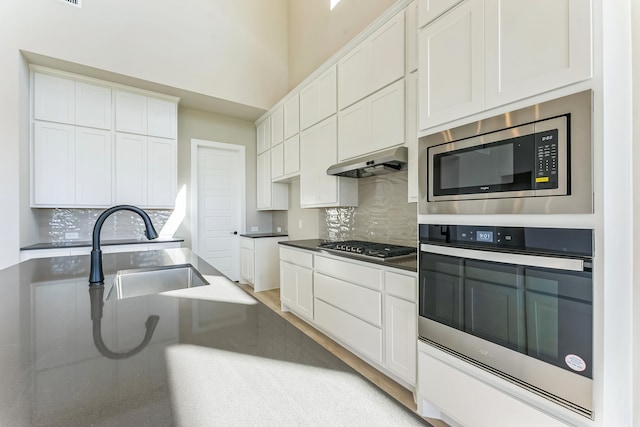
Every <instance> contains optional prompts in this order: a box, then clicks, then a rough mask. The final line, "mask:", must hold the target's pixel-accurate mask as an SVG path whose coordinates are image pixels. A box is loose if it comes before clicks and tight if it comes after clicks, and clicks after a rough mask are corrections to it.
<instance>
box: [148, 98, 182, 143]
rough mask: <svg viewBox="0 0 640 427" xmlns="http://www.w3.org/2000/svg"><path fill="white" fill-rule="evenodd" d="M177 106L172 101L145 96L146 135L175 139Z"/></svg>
mask: <svg viewBox="0 0 640 427" xmlns="http://www.w3.org/2000/svg"><path fill="white" fill-rule="evenodd" d="M177 123H178V106H177V105H176V103H175V102H173V101H167V100H164V99H156V98H151V97H148V98H147V135H149V136H159V137H162V138H171V139H176V138H177V137H178V135H177V131H178V129H177V126H176V125H177Z"/></svg>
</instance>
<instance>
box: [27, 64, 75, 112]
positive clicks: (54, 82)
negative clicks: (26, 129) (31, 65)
mask: <svg viewBox="0 0 640 427" xmlns="http://www.w3.org/2000/svg"><path fill="white" fill-rule="evenodd" d="M33 91H34V97H33V118H34V119H36V120H46V121H49V122H58V123H67V124H70V125H73V124H75V111H76V103H75V82H74V81H73V80H69V79H65V78H62V77H57V76H51V75H49V74H42V73H34V76H33Z"/></svg>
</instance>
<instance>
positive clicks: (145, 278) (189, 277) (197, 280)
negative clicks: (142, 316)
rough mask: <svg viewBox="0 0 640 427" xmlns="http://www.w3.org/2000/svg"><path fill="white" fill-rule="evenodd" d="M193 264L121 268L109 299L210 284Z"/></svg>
mask: <svg viewBox="0 0 640 427" xmlns="http://www.w3.org/2000/svg"><path fill="white" fill-rule="evenodd" d="M208 284H209V282H207V281H206V280H205V279H204V278H203V277H202V275H200V273H199V272H198V271H197V270H196V269H195V268H193V267H192V266H191V265H189V264H186V265H172V266H169V267H154V268H144V269H135V270H120V271H118V272H117V273H116V275H115V277H114V279H113V285H112V286H111V289H109V293H108V294H107V298H106V299H107V300H110V299H124V298H131V297H137V296H142V295H152V294H159V293H161V292H166V291H173V290H176V289H185V288H193V287H196V286H205V285H208Z"/></svg>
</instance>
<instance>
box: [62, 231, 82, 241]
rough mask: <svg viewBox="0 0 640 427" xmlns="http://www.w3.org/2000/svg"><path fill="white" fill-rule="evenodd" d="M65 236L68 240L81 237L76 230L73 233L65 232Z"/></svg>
mask: <svg viewBox="0 0 640 427" xmlns="http://www.w3.org/2000/svg"><path fill="white" fill-rule="evenodd" d="M64 238H65V239H66V240H73V239H78V238H80V235H78V233H77V232H75V231H74V232H72V233H64Z"/></svg>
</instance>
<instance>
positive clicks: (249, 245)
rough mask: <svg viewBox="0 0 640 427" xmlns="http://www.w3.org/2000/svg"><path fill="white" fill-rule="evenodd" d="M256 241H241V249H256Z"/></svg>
mask: <svg viewBox="0 0 640 427" xmlns="http://www.w3.org/2000/svg"><path fill="white" fill-rule="evenodd" d="M254 246H255V245H254V241H253V239H240V247H241V248H244V249H250V250H253V249H254Z"/></svg>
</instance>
